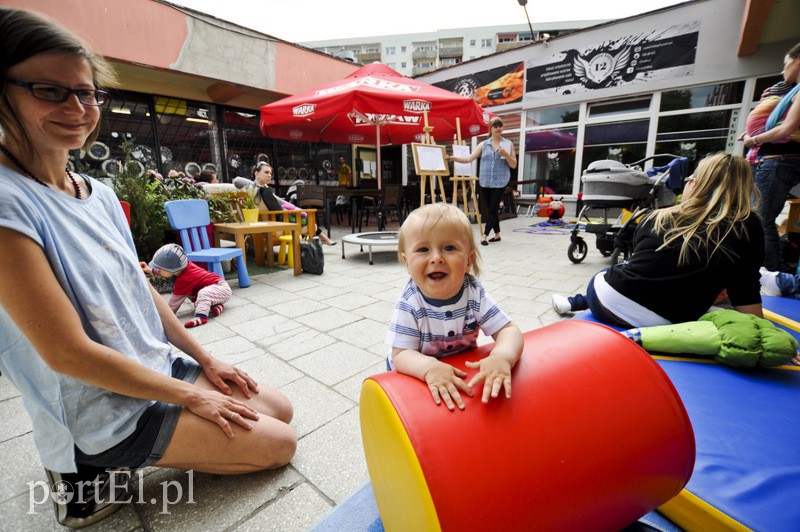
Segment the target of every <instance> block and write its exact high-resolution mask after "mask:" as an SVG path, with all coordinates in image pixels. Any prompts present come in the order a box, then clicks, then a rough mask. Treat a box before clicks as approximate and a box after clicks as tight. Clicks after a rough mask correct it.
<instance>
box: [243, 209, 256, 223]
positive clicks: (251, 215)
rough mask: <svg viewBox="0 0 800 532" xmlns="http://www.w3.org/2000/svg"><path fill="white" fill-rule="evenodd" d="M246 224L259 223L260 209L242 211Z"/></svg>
mask: <svg viewBox="0 0 800 532" xmlns="http://www.w3.org/2000/svg"><path fill="white" fill-rule="evenodd" d="M242 217H243V218H244V222H245V223H248V224H251V223H255V222H257V221H258V209H242Z"/></svg>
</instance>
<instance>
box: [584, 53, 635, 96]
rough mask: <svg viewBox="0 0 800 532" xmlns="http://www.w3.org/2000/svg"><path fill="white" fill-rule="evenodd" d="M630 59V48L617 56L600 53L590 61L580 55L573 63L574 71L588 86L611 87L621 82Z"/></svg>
mask: <svg viewBox="0 0 800 532" xmlns="http://www.w3.org/2000/svg"><path fill="white" fill-rule="evenodd" d="M630 59H631V49H630V48H623V49H622V50H621V51H620V52H619V53H618V54H617V55H611V54H610V53H608V52H600V53H598V54H595V55H594V56H592V57H591V58H588V59H587V58H584V57H581V56H580V55H579V56H577V57H575V60H574V61H573V63H572V70H573V72H574V73H575V76H577V77H578V78H579V79H580V80H581V82H582V83H583V84H584V85H586V86H597V87H610V86H612V85H615V84H616V83H618V82H619V81H620V78H621V74H622V73H623V72H624V70H625V68H626V67H627V66H628V63H629V62H630Z"/></svg>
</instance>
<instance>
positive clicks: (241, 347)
mask: <svg viewBox="0 0 800 532" xmlns="http://www.w3.org/2000/svg"><path fill="white" fill-rule="evenodd" d="M541 221H543V219H542V218H528V217H524V216H521V217H518V218H512V219H508V220H504V221H503V222H502V223H501V227H502V229H503V232H502V242H499V243H492V244H490V245H489V246H480V252H481V254H482V272H481V278H482V280H483V282H484V284H485V286H486V287H487V289H488V290H489V292H490V293H491V294H492V295H493V297H494V298H495V299H496V300H497V302H498V303H499V304H500V305H501V307H502V308H503V309H504V310H505V311H506V312H507V313H508V314H509V315H510V316H511V319H512V320H513V321H514V322H515V323H516V324H517V325H518V326H519V327H520V328H521V329H522V330H523V331H527V330H531V329H535V328H538V327H542V326H544V325H548V324H550V323H553V322H555V321H558V320H559V319H561V318H560V316H558V315H557V314H556V313H555V312H553V310H552V307H551V305H550V294H551V293H552V292H553V291H556V292H559V293H564V294H568V293H573V292H575V291H578V290H583V288H584V287H585V286H586V283H587V282H588V280H589V278H590V276H591V275H592V274H594V273H596V272H597V271H599V270H601V269H602V268H605V267H607V266H608V265H609V264H610V261H609V259H608V258H605V257H603V256H602V255H600V253H599V252H598V251H597V250H596V249H595V242H594V239H593V238H592V235H585V236H587V243H588V244H589V254H588V256H587V258H586V260H585V261H584V262H583V263H581V264H572V263H571V262H570V261H569V259H568V258H567V247H568V245H569V235H568V234H566V231H565V232H564V234H542V233H533V234H532V233H530V232H522V231H514V229H518V230H519V229H522V230H524V229H525V228H527V227H529V226H531V225H534V224H538V223H539V222H541ZM396 228H397V223H396V222H395V223H392V224H390V226H389V228H388V229H390V230H391V229H396ZM374 229H375V228H374V227H372V228H370V230H374ZM349 230H350V229H349V227H344V226H341V227H333V228H332V235H331V236H332V238H334V239H340V238H341V236H343V235H344V234H347V233H349ZM476 235H477V229H476ZM345 251H346V255H347V258H346V259H342V256H341V253H342V245H341V243H339V244H338V245H336V246H333V247H327V246H326V247H325V273H324V274H323V275H320V276H316V275H310V274H303V275H301V276H298V277H295V276H292V275H291V273H290V272H289V271H288V270H287V271H280V272H277V273H272V274H266V275H259V276H254V277H252V282H253V283H252V286H250V287H249V288H244V289H240V288H238V286H237V284H236V281H235V280H234V281H231V286H232V287H233V297H232V298H231V300H230V302H229V303H228V304H226V307H225V311H224V312H223V313H222V314H221V315H220V316H219V317H216V318H212V319H211V320H209V323H208V324H207V325H205V326H202V327H197V328H194V329H192V330H191V331H192V334H194V335H195V336H196V337H197V338H198V339H199V340H200V341H201V342H202V343H203V344H204V345H206V346H207V348H208V349H209V350H210V351H211V352H212V353H213V354H214V355H215V356H217V357H218V358H220V359H222V360H225V361H227V362H231V363H235V364H238V365H241V366H242V367H243V368H245V369H246V370H247V372H248V373H250V375H252V376H253V377H254V378H255V379H256V380H257V381H259V382H261V383H263V384H266V385H269V386H272V387H274V388H277V389H279V390H280V391H281V392H282V393H284V394H285V395H286V396H288V397H289V398H290V399H291V401H292V403H293V404H294V407H295V417H294V421H293V422H292V426H293V427H294V428H295V430H296V431H297V435H298V438H299V444H298V450H297V454H296V456H295V458H294V459H293V460H292V462H291V463H290V464H289V465H288V466H286V467H284V468H282V469H280V470H278V471H273V472H264V473H258V474H250V475H242V476H234V477H225V476H219V475H209V474H200V473H196V474H192V475H190V474H189V473H187V472H184V471H178V470H172V469H157V468H148V469H146V470H141V471H138V472H137V473H136V475H135V477H134V478H135V482H134V503H133V504H130V505H129V506H127V507H126V508H124V509H123V510H122V511H120V512H118V513H116V514H114V515H113V516H111V517H109V518H108V519H106V520H105V521H102V522H100V523H98V524H97V525H95V526H93V527H90V528H88V529H87V530H114V531H137V530H143V531H145V530H147V531H159V530H170V531H172V530H192V531H194V530H214V531H215V530H258V531H269V530H275V531H281V532H293V531H303V530H307V529H308V528H309V527H310V526H312V525H313V524H314V523H316V522H318V521H319V520H320V519H322V518H324V517H325V515H326V514H328V513H329V512H330V511H331V510H332V509H333V508H334V507H335V506H336V505H337V504H339V503H341V502H342V501H344V500H345V499H346V498H347V497H348V496H349V495H350V494H351V493H353V492H354V491H355V490H356V489H358V488H359V487H360V486H362V485H363V484H364V483H365V482H367V481H368V480H369V476H368V473H367V467H366V462H365V459H364V453H363V448H362V443H361V434H360V427H359V416H358V400H359V393H360V389H361V383H362V381H363V380H364V378H366V377H368V376H370V375H373V374H376V373H380V372H382V371H384V370H385V356H386V352H387V347H386V345H384V343H383V341H384V337H385V334H386V327H387V324H388V322H389V319H390V317H391V313H392V306H393V304H394V301H395V299H396V298H397V296H398V295H399V291H400V289H401V288H402V286H403V285H404V283H405V282H406V280H407V278H408V276H407V273H406V271H405V268H404V267H403V266H402V264H400V263H399V262H398V260H397V255H396V252H395V251H391V250H387V249H386V248H375V249H374V251H373V256H374V264H373V265H369V261H368V255H367V252H366V250H364V252H363V253H360V252H359V251H358V248H357V247H356V246H352V245H348V246H347V249H346V250H345ZM191 314H192V311H191V309H190V307H189V306H188V305H186V306H184V307H182V309H181V310H180V312H179V316H180V317H188V316H190V315H191ZM490 340H491V339H488V340H487V339H485V338H484V339H483V341H484V342H485V341H490ZM0 419H2V424H1V426H2V428H0V471H2V478H3V481H2V482H0V531H5V530H14V531H17V530H26V531H38V530H64V528H63V527H60V526H59V525H58V524H57V523H56V521H55V519H54V516H53V509H52V503H51V502H50V501H49V500H47V501H46V502H44V503H40V502H39V501H41V500H42V498H43V488H42V487H41V486H40V487H38V488H36V487H34V488H31V486H36V485H35V484H34V483H36V482H41V483H44V481H45V475H44V470H43V469H42V466H41V463H40V461H39V457H38V454H37V453H36V450H35V448H34V445H33V437H32V433H31V422H30V419H29V417H28V415H27V412H26V411H25V409H24V407H23V405H22V399H21V398H20V396H19V394H18V393H17V391H16V390H15V389H14V387H13V386H12V385H11V384H10V383H9V382H8V379H6V378H4V377H0ZM201 443H202V442H198V444H201ZM181 490H182V491H181ZM190 490H191V491H190ZM178 500H180V501H181V502H176V503H175V504H170V503H171V501H178ZM31 501H33V502H31Z"/></svg>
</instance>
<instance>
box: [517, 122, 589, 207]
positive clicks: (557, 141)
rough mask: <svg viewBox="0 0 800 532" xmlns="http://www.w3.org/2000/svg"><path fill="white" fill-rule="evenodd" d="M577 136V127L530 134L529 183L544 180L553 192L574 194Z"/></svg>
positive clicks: (527, 145) (527, 150)
mask: <svg viewBox="0 0 800 532" xmlns="http://www.w3.org/2000/svg"><path fill="white" fill-rule="evenodd" d="M577 136H578V129H577V128H574V127H573V128H565V129H553V130H550V131H535V132H530V133H527V134H526V135H525V180H527V179H543V180H544V184H545V187H547V188H549V189H550V190H551V191H552V192H550V193H555V194H572V180H573V174H574V173H575V147H576V145H577V144H576V139H577ZM534 192H536V191H535V190H534V191H531V192H530V193H534Z"/></svg>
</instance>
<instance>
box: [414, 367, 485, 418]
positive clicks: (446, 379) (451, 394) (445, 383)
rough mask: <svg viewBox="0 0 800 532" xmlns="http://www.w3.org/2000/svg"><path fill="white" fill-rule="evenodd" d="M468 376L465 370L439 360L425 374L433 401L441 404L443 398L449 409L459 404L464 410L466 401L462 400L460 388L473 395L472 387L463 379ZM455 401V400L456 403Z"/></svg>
mask: <svg viewBox="0 0 800 532" xmlns="http://www.w3.org/2000/svg"><path fill="white" fill-rule="evenodd" d="M466 376H467V374H466V373H465V372H463V371H461V370H460V369H457V368H454V367H453V366H451V365H450V364H445V363H444V362H439V363H437V364H436V365H435V366H433V367H432V368H431V369H429V370H428V372H427V373H426V374H425V382H426V383H428V389H429V390H430V391H431V395H432V396H433V402H434V403H436V404H437V405H441V404H442V399H444V404H445V405H447V408H448V409H450V410H453V409H454V408H455V405H458V408H459V409H460V410H464V401H462V400H461V394H459V393H458V390H461V391H462V392H464V393H465V394H467V395H468V396H470V397H472V395H473V393H472V390H471V389H470V387H469V386H467V384H466V383H465V382H464V381H463V380H462V379H463V378H464V377H466ZM453 401H455V405H454V404H453Z"/></svg>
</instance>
